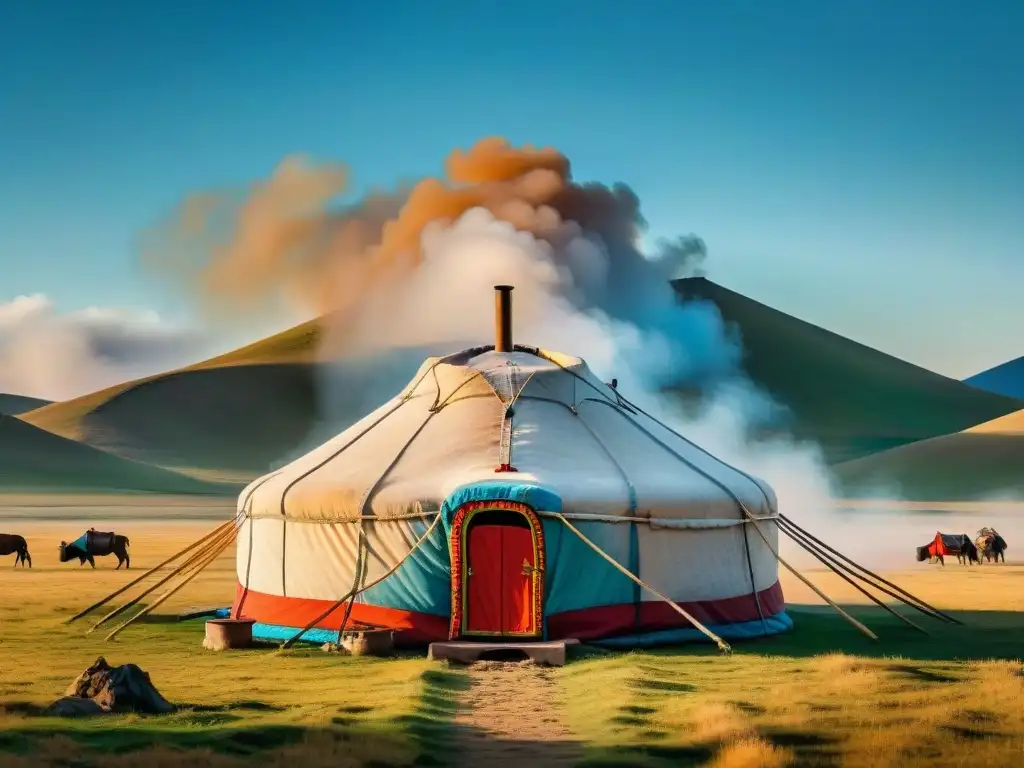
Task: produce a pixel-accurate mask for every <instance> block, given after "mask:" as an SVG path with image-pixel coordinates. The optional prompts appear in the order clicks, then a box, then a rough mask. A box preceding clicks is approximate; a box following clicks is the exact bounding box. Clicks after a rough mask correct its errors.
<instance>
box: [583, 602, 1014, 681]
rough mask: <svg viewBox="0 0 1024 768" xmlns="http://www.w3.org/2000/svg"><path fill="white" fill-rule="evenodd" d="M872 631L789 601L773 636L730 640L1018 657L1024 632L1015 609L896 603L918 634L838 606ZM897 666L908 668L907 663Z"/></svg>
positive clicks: (808, 650) (803, 650)
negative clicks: (927, 609)
mask: <svg viewBox="0 0 1024 768" xmlns="http://www.w3.org/2000/svg"><path fill="white" fill-rule="evenodd" d="M843 610H845V611H846V612H847V613H849V614H850V615H851V616H853V617H854V618H856V619H858V620H859V621H861V622H862V623H864V624H865V625H867V627H868V628H869V629H871V630H872V631H873V632H874V633H875V634H876V635H878V640H877V641H875V640H871V639H870V638H868V637H865V636H864V635H862V634H861V633H860V632H859V631H858V630H857V629H855V628H854V627H852V626H851V625H850V624H848V623H847V622H846V621H845V620H844V619H843V618H842V617H841V616H839V615H838V614H837V613H836V612H835V611H833V610H832V609H831V608H829V607H828V606H812V605H791V606H789V607H787V611H788V612H789V615H790V616H791V617H792V619H793V624H794V626H793V629H792V630H790V631H789V632H786V633H784V634H781V635H775V636H773V637H764V638H757V639H752V640H738V641H734V642H732V643H731V645H732V652H733V654H734V655H737V656H741V655H758V656H789V657H791V658H807V657H811V656H818V655H821V654H825V653H845V654H849V655H851V656H864V657H868V658H879V659H880V658H892V657H898V658H904V659H917V660H921V661H975V660H976V661H983V660H991V659H1006V660H1011V661H1012V660H1017V659H1020V658H1021V656H1022V655H1024V652H1022V648H1021V643H1020V639H1019V638H1020V637H1021V635H1022V634H1024V612H1016V611H946V613H947V614H949V615H950V616H952V617H953V618H955V619H957V620H959V621H961V622H963V626H958V625H956V624H947V623H944V622H940V621H938V620H936V619H931V618H928V617H926V616H922V615H921V614H919V613H917V612H916V611H910V610H908V609H900V611H901V612H902V613H903V614H904V615H905V616H907V617H908V618H911V619H912V620H913V621H914V622H915V623H917V624H918V625H920V626H921V627H922V628H923V629H925V630H927V631H928V632H929V634H928V635H923V634H921V633H920V632H917V631H916V630H914V629H912V628H911V627H909V626H907V625H906V624H904V623H903V622H901V621H899V620H898V619H896V618H895V617H894V616H892V615H890V614H889V613H887V612H885V611H883V610H882V609H880V608H877V607H875V606H862V605H854V606H843ZM614 653H615V652H613V651H608V650H606V649H603V648H597V647H594V646H590V645H581V646H578V647H576V648H574V649H572V650H571V651H570V658H571V659H574V660H576V659H584V658H598V657H601V656H608V655H613V654H614ZM643 653H648V654H651V655H653V656H687V657H691V658H693V659H694V661H697V660H698V659H702V657H717V656H719V655H720V652H719V651H718V650H717V649H716V648H714V647H712V646H711V645H710V644H709V643H700V644H697V643H692V644H687V645H678V646H666V647H659V648H651V649H647V650H645V651H643ZM902 671H903V672H904V673H907V674H912V672H910V671H908V669H907V668H903V669H902ZM919 672H920V675H919V677H920V679H921V681H922V682H944V681H945V680H943V679H942V677H943V676H942V675H939V674H937V673H934V672H929V671H923V670H919Z"/></svg>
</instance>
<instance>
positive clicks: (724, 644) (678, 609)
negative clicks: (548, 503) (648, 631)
mask: <svg viewBox="0 0 1024 768" xmlns="http://www.w3.org/2000/svg"><path fill="white" fill-rule="evenodd" d="M555 517H557V518H558V519H559V520H561V521H562V523H563V524H564V525H565V526H566V527H567V528H568V529H569V530H570V531H572V532H573V533H575V534H576V535H577V536H579V537H580V538H581V539H582V540H583V542H584V543H585V544H586V545H587V546H588V547H590V548H591V549H592V550H594V551H595V552H597V554H599V555H600V556H601V557H603V558H604V559H605V560H607V561H608V562H609V563H611V564H612V565H613V566H615V567H616V568H618V569H619V570H620V571H621V572H622V573H623V574H625V575H626V576H628V577H629V578H630V579H632V580H633V581H634V582H636V583H637V584H639V585H640V586H641V587H643V588H644V589H646V590H647V591H648V592H650V593H651V594H653V595H654V596H655V597H657V598H659V599H660V600H664V601H665V602H666V603H668V604H669V606H670V607H671V608H672V609H673V610H674V611H675V612H676V613H678V614H679V615H680V616H682V617H683V618H684V619H686V620H687V621H689V622H690V623H691V624H693V626H695V627H696V628H697V629H699V630H700V631H701V632H703V633H704V634H705V635H706V636H707V637H708V638H709V639H711V640H712V641H713V642H714V643H715V645H717V646H718V648H719V650H721V651H722V652H723V653H730V652H731V651H732V648H730V647H729V644H728V643H727V642H725V641H724V640H723V639H722V638H720V637H719V636H718V635H716V634H715V633H714V632H712V631H711V630H710V629H708V628H707V627H705V626H704V625H703V624H701V623H700V622H699V621H697V619H695V618H694V617H693V616H691V615H690V614H689V613H687V612H686V611H684V610H683V609H682V608H681V607H680V606H679V605H677V604H676V603H675V601H673V600H670V599H669V598H667V597H665V595H663V594H661V592H659V591H658V590H656V589H655V588H654V587H652V586H651V585H650V584H647V583H645V582H643V581H641V580H640V579H639V578H638V577H637V576H635V575H634V574H633V573H631V572H630V570H629V569H628V568H625V567H624V566H623V565H622V564H621V563H619V561H618V560H616V559H615V558H614V557H612V556H611V555H609V554H608V553H607V552H605V551H604V550H603V549H601V548H600V547H599V546H597V544H595V543H594V542H592V541H591V540H590V539H588V538H587V537H586V536H584V535H583V533H582V532H581V531H580V530H579V529H578V528H576V526H574V525H573V524H572V523H570V522H569V521H568V520H566V518H565V515H562V514H556V515H555Z"/></svg>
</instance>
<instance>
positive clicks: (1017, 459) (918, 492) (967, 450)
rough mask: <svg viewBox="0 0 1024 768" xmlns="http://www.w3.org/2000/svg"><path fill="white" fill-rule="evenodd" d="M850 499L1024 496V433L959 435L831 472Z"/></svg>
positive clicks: (847, 465) (923, 441) (954, 498)
mask: <svg viewBox="0 0 1024 768" xmlns="http://www.w3.org/2000/svg"><path fill="white" fill-rule="evenodd" d="M833 471H834V472H835V474H836V477H837V478H838V479H839V481H840V482H841V483H842V485H843V488H844V490H845V491H846V495H848V496H851V497H857V496H860V495H865V494H870V493H871V492H872V491H874V490H876V489H885V490H887V491H888V490H893V489H895V488H898V489H899V491H900V495H901V496H902V497H903V498H905V499H907V500H910V501H978V500H982V499H989V498H993V497H998V496H1001V495H1007V496H1020V495H1024V434H1022V433H1016V434H1014V433H1008V432H976V431H973V430H972V431H968V432H960V433H958V434H955V435H944V436H942V437H934V438H931V439H930V440H922V441H921V442H918V443H913V444H912V445H904V446H900V447H899V448H894V449H892V450H889V451H883V452H882V453H876V454H873V455H871V456H865V457H863V458H860V459H856V460H854V461H848V462H844V463H842V464H838V465H836V466H835V467H833Z"/></svg>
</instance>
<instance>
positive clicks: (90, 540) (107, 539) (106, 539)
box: [86, 530, 115, 554]
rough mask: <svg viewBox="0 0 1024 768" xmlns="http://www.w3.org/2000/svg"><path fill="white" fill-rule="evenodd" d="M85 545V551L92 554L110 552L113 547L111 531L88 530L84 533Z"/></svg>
mask: <svg viewBox="0 0 1024 768" xmlns="http://www.w3.org/2000/svg"><path fill="white" fill-rule="evenodd" d="M86 537H87V538H86V546H87V547H88V549H87V551H88V552H92V553H94V554H99V553H101V552H110V551H111V550H112V549H113V548H114V537H115V534H114V533H113V531H92V530H90V531H89V532H88V533H87V534H86Z"/></svg>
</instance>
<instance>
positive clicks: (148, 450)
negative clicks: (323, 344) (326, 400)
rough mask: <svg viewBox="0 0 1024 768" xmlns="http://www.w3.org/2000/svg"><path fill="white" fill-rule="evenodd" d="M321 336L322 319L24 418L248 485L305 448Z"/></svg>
mask: <svg viewBox="0 0 1024 768" xmlns="http://www.w3.org/2000/svg"><path fill="white" fill-rule="evenodd" d="M319 333H320V330H319V325H317V324H316V323H315V322H312V323H305V324H303V325H300V326H297V327H295V328H292V329H289V330H287V331H284V332H282V333H279V334H276V335H274V336H271V337H269V338H267V339H263V340H262V341H259V342H257V343H255V344H251V345H248V346H246V347H242V348H240V349H237V350H234V351H232V352H229V353H227V354H224V355H220V356H218V357H215V358H212V359H210V360H205V361H203V362H201V363H197V364H195V365H192V366H188V367H186V368H181V369H178V370H175V371H171V372H169V373H164V374H159V375H156V376H149V377H147V378H144V379H138V380H135V381H130V382H126V383H124V384H118V385H117V386H114V387H110V388H108V389H105V390H101V391H99V392H94V393H92V394H89V395H84V396H82V397H78V398H75V399H73V400H67V401H64V402H60V403H53V404H51V405H47V406H45V407H43V408H39V409H37V410H34V411H31V412H29V413H27V414H24V415H23V416H22V417H21V418H22V419H23V420H24V421H26V422H27V423H29V424H32V425H34V426H37V427H39V428H41V429H44V430H46V431H48V432H52V433H53V434H56V435H60V436H62V437H66V438H69V439H72V440H77V441H80V442H83V443H87V444H89V445H92V446H95V447H98V448H102V449H103V450H106V451H109V452H111V453H114V454H117V455H119V456H123V457H126V458H131V459H134V460H136V461H142V462H146V463H149V464H153V465H157V466H161V467H166V468H170V469H174V470H175V471H178V472H183V473H185V474H188V475H191V476H193V477H197V478H201V479H206V480H211V481H216V482H233V483H245V482H248V481H249V480H250V479H252V478H253V477H254V476H256V475H258V474H261V473H263V472H265V471H266V470H267V468H268V466H269V465H270V464H271V463H272V462H274V461H276V460H278V459H280V458H281V457H282V455H283V454H286V453H287V452H288V451H290V450H292V449H294V448H295V447H296V446H298V445H299V444H300V443H302V441H303V440H304V439H305V438H306V436H307V434H308V433H309V430H310V428H311V426H312V425H313V423H314V421H315V416H316V392H315V382H316V367H317V363H316V362H315V357H316V348H317V343H318V340H319Z"/></svg>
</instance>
